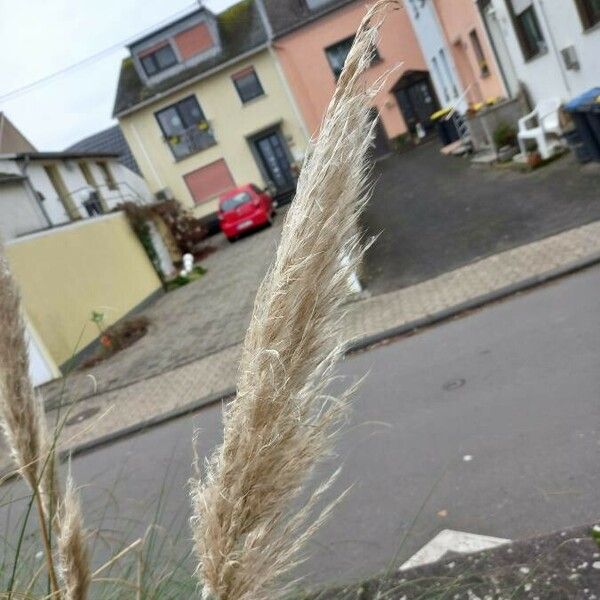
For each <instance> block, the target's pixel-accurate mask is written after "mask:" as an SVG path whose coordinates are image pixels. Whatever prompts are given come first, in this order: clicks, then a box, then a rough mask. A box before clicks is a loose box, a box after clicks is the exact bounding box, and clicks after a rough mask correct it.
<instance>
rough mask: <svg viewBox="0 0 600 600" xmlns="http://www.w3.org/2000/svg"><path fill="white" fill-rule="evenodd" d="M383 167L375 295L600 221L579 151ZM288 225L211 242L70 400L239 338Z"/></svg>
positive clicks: (416, 153)
mask: <svg viewBox="0 0 600 600" xmlns="http://www.w3.org/2000/svg"><path fill="white" fill-rule="evenodd" d="M376 169H377V170H376V188H375V192H374V194H373V199H372V201H371V202H370V203H369V206H368V208H367V211H366V213H365V216H364V223H363V224H364V226H365V229H366V231H367V232H368V233H373V234H375V233H381V236H380V237H379V239H378V240H377V243H376V244H374V245H373V246H372V247H371V249H370V250H369V252H368V253H367V256H366V260H365V269H364V273H362V277H363V279H364V281H365V282H366V287H367V290H368V292H369V293H370V294H372V295H373V296H378V295H380V294H387V293H389V292H391V291H393V290H398V289H400V288H406V287H408V286H414V285H415V284H418V283H421V282H424V281H426V280H431V279H435V278H437V277H438V276H440V275H441V274H443V273H447V272H450V271H452V270H455V269H457V268H458V267H461V266H463V265H466V264H470V263H472V262H473V261H476V260H479V259H481V258H483V257H485V256H489V255H494V254H496V253H498V252H503V251H506V250H509V249H510V248H513V247H515V246H519V245H521V244H526V243H529V242H532V241H534V240H537V239H541V238H544V237H546V236H549V235H553V234H555V233H558V232H560V231H562V230H566V229H570V228H572V227H577V226H580V225H583V224H585V223H587V222H590V221H594V220H596V219H600V201H599V197H598V194H597V185H598V182H599V181H600V177H599V174H598V172H597V171H594V172H591V173H587V171H585V169H583V168H582V167H581V166H579V165H577V164H575V163H574V159H573V158H572V157H570V156H567V157H566V158H563V159H561V160H559V161H557V162H556V163H553V164H551V165H549V166H547V167H545V168H544V169H540V170H539V171H537V172H534V173H530V174H527V175H524V174H522V173H514V172H504V171H501V170H500V171H499V170H493V169H487V170H481V169H475V168H473V167H471V166H470V165H469V163H468V161H466V160H461V159H457V158H449V157H443V156H441V155H440V154H439V152H438V148H437V146H436V145H435V144H433V143H432V144H427V145H425V146H423V147H420V148H417V149H415V150H413V151H411V152H407V153H405V154H402V155H399V156H398V155H394V156H392V157H390V158H389V159H386V160H385V161H382V162H380V163H378V164H377V167H376ZM282 213H283V211H282ZM282 221H283V214H281V215H280V218H278V219H277V221H276V225H275V226H274V227H272V228H271V229H267V230H263V231H261V232H258V233H256V234H254V235H251V236H249V237H247V238H245V239H242V240H240V241H239V242H237V243H236V244H233V245H229V244H228V243H227V242H226V241H225V239H224V238H223V236H216V237H214V238H211V240H210V243H211V244H212V245H215V246H216V248H217V252H215V253H214V254H212V255H210V256H209V257H207V258H206V260H204V261H203V265H204V266H205V267H206V268H207V269H208V272H207V274H206V275H205V276H204V277H203V278H202V279H200V280H199V281H197V282H195V283H192V284H190V285H188V286H186V287H184V288H181V289H179V290H176V291H174V292H171V293H169V294H167V295H165V296H163V297H161V298H160V299H159V300H158V301H156V302H155V303H154V304H153V305H152V306H150V307H149V308H147V309H146V310H144V314H145V315H146V316H147V317H148V318H149V319H150V322H151V326H150V330H149V332H148V334H147V335H146V336H145V337H144V338H143V339H142V340H140V341H139V342H137V343H136V344H134V345H133V346H132V347H130V348H127V349H126V350H124V351H122V352H119V354H117V355H116V356H114V357H112V358H111V359H108V360H106V361H104V362H102V363H100V364H98V365H96V366H95V367H93V368H91V369H88V370H87V371H85V372H83V371H78V372H75V373H73V374H71V376H70V377H69V378H68V383H67V384H66V388H67V389H66V393H65V394H64V397H65V398H66V399H72V398H81V397H87V396H90V395H93V394H95V393H98V392H100V393H103V392H107V391H110V390H112V391H115V390H116V389H118V388H121V387H123V386H126V385H131V384H133V383H135V382H138V381H141V380H143V379H147V378H150V377H155V376H156V375H159V374H161V373H166V372H168V371H170V370H172V369H176V368H179V367H182V366H184V365H185V364H187V363H189V362H192V361H196V360H199V359H201V358H204V357H207V356H210V355H211V354H214V353H219V352H221V351H223V350H225V349H226V348H228V347H229V346H231V345H233V344H237V343H239V342H240V341H241V340H242V339H243V337H244V333H245V330H246V327H247V324H248V320H249V317H250V312H251V309H252V303H253V301H254V296H255V294H256V289H257V287H258V284H259V282H260V280H261V279H262V276H263V275H264V273H265V271H266V269H267V266H268V264H269V262H270V260H271V258H272V256H273V254H274V250H275V247H276V243H277V241H278V239H279V234H280V232H281V224H282ZM481 277H485V274H482V275H481ZM490 277H493V274H490ZM416 289H418V288H416ZM461 289H462V288H461V286H460V285H458V286H453V285H450V283H449V285H448V287H447V290H446V291H445V292H444V294H446V295H450V296H452V295H454V296H460V294H461ZM411 297H412V296H411V295H410V294H408V295H407V298H411ZM436 298H437V297H435V296H432V297H430V296H427V300H426V302H427V304H426V305H424V304H423V302H424V300H423V299H422V297H418V298H415V299H414V300H410V301H409V300H408V299H407V300H405V302H404V303H403V305H402V308H401V310H402V311H404V312H403V314H404V313H406V314H421V311H422V310H423V307H424V306H425V307H426V309H427V310H429V305H432V306H437V305H439V304H440V302H442V301H443V298H439V299H436ZM438 300H439V301H438ZM448 301H449V302H450V298H448ZM372 302H373V303H374V305H377V306H378V307H379V309H378V312H377V314H379V319H380V323H382V324H383V323H387V322H390V321H391V322H396V321H397V319H398V318H399V315H390V314H389V312H390V311H394V310H397V309H395V308H394V306H395V304H394V303H392V304H391V305H390V304H389V303H388V298H387V296H386V298H381V299H379V300H376V299H375V298H374V299H373V301H372ZM411 302H413V303H414V306H413V307H412V308H411V306H412V305H411V304H410V303H411ZM450 303H451V302H450ZM356 318H358V317H356ZM90 326H91V325H90ZM367 330H370V329H369V327H367ZM88 374H89V375H91V377H90V376H88ZM64 385H65V384H64V382H63V381H57V382H52V383H50V384H48V385H47V386H45V387H44V389H43V390H42V392H43V395H44V397H45V398H46V401H47V402H48V404H49V406H53V405H55V404H56V403H57V401H58V400H60V398H61V397H62V394H61V391H62V388H63V386H64Z"/></svg>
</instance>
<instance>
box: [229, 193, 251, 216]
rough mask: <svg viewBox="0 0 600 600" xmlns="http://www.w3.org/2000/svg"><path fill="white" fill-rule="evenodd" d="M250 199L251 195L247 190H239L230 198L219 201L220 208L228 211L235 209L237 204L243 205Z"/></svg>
mask: <svg viewBox="0 0 600 600" xmlns="http://www.w3.org/2000/svg"><path fill="white" fill-rule="evenodd" d="M250 200H252V196H250V194H249V193H248V192H240V193H239V194H236V195H235V196H231V198H227V200H224V201H223V202H222V203H221V210H222V211H223V212H229V211H231V210H235V209H236V208H237V207H238V206H243V205H244V204H247V203H248V202H250Z"/></svg>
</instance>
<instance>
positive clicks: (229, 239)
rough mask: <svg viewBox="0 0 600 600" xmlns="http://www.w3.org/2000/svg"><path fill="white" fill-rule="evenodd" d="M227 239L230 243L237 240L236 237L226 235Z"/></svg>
mask: <svg viewBox="0 0 600 600" xmlns="http://www.w3.org/2000/svg"><path fill="white" fill-rule="evenodd" d="M227 241H228V242H229V243H230V244H233V243H235V242H236V241H237V238H236V237H228V238H227Z"/></svg>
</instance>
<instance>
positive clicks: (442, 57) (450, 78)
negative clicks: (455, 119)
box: [439, 48, 458, 98]
mask: <svg viewBox="0 0 600 600" xmlns="http://www.w3.org/2000/svg"><path fill="white" fill-rule="evenodd" d="M439 54H440V61H441V63H442V66H443V67H444V71H445V72H446V77H447V78H448V81H449V82H450V85H451V86H452V92H453V94H454V97H455V98H458V89H457V88H456V82H455V81H454V77H453V76H452V72H451V71H450V66H449V65H448V61H447V60H446V53H445V52H444V49H443V48H440V53H439Z"/></svg>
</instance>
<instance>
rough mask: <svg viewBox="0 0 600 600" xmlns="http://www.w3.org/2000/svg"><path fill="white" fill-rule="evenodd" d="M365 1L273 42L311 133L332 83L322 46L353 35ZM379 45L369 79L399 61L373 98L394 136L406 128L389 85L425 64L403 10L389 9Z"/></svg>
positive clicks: (378, 75)
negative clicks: (376, 60) (378, 59)
mask: <svg viewBox="0 0 600 600" xmlns="http://www.w3.org/2000/svg"><path fill="white" fill-rule="evenodd" d="M369 4H371V3H369V2H364V1H361V2H354V3H352V4H350V5H349V6H346V7H344V8H341V9H339V10H336V11H334V12H332V13H331V14H329V15H327V16H325V17H323V18H321V19H318V20H317V21H315V22H314V23H311V24H310V25H307V26H305V27H302V28H301V29H299V30H297V31H294V32H293V33H290V34H289V35H286V36H284V37H283V38H281V39H278V40H276V42H275V49H276V51H277V55H278V57H279V60H280V62H281V65H282V67H283V70H284V71H285V74H286V78H287V80H288V81H289V83H290V87H291V88H292V90H293V92H294V96H295V98H296V100H297V102H298V105H299V106H300V110H301V111H302V115H303V116H304V121H305V122H306V124H307V126H308V129H309V131H310V133H311V134H314V133H316V132H317V131H318V129H319V127H320V125H321V120H322V118H323V115H324V113H325V110H326V108H327V105H328V104H329V101H330V100H331V96H332V94H333V91H334V89H335V85H336V80H335V77H334V74H333V72H332V70H331V66H330V64H329V61H328V60H327V56H326V54H325V48H327V47H328V46H331V45H332V44H335V43H336V42H339V41H341V40H343V39H345V38H348V37H349V36H351V35H354V34H355V33H356V29H357V28H358V25H359V24H360V21H361V19H362V17H363V16H364V14H365V11H366V8H367V6H368V5H369ZM377 49H378V52H379V55H380V57H381V61H380V62H376V63H374V64H373V65H372V66H371V68H370V69H369V72H368V76H367V80H368V81H369V82H374V81H375V80H376V79H377V78H378V77H380V76H382V75H384V74H385V72H386V71H387V70H388V69H390V68H393V67H395V66H397V65H398V64H399V63H403V64H402V66H401V68H400V69H399V70H397V71H395V72H394V74H393V76H391V77H390V78H389V80H388V81H387V82H386V86H385V87H384V89H382V90H381V92H380V93H379V94H378V95H377V97H376V98H375V100H374V105H375V106H376V107H377V110H378V112H379V114H380V116H381V121H382V123H383V126H384V128H385V130H386V133H387V135H388V137H391V138H392V137H396V136H398V135H400V134H402V133H405V132H406V124H405V123H404V119H403V118H402V113H401V112H400V108H399V106H398V103H397V101H396V99H395V97H394V95H393V94H392V92H391V87H393V85H394V84H395V83H396V81H398V79H399V78H400V76H401V75H402V73H404V72H405V71H409V70H413V69H414V70H424V69H426V68H427V67H426V64H425V60H424V59H423V55H422V54H421V51H420V49H419V45H418V42H417V40H416V38H415V34H414V31H413V29H412V27H411V25H410V21H409V19H408V18H407V16H406V11H404V10H397V11H390V12H389V13H388V15H387V18H386V21H385V24H384V26H383V29H382V31H381V39H380V42H379V44H378V48H377Z"/></svg>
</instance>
